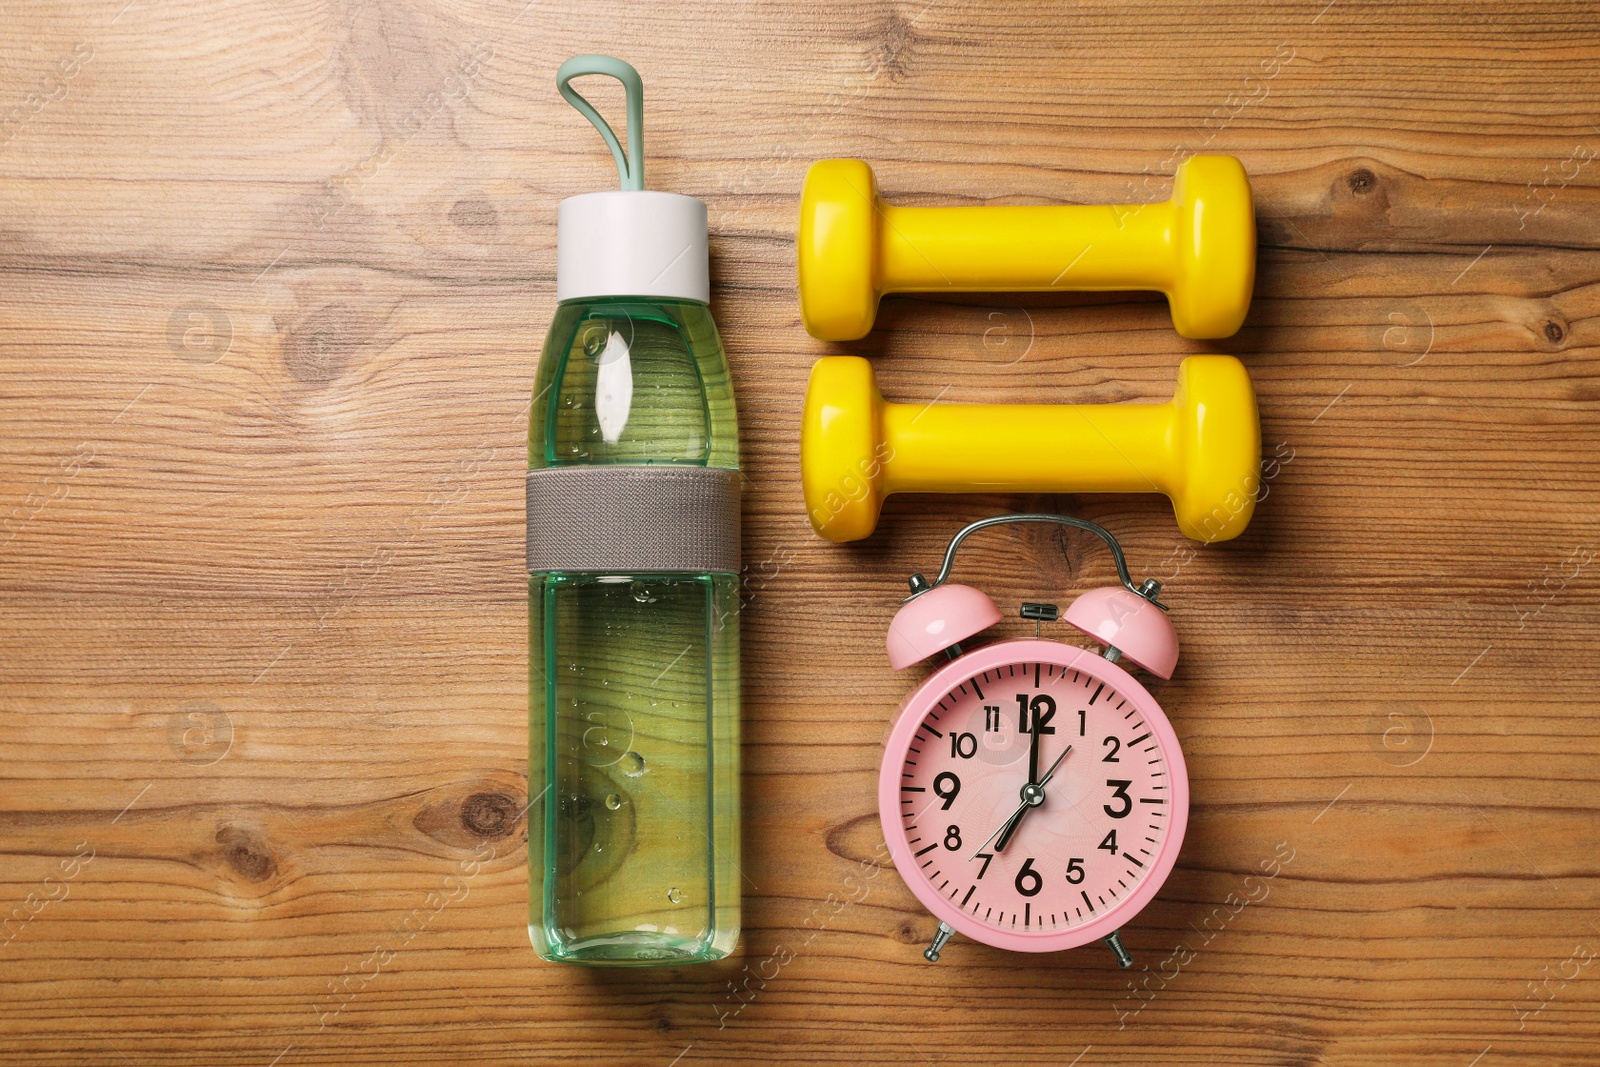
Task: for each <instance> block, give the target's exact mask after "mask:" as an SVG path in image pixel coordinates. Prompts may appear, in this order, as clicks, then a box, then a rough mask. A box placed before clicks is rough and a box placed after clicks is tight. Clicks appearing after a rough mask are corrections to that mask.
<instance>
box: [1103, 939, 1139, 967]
mask: <svg viewBox="0 0 1600 1067" xmlns="http://www.w3.org/2000/svg"><path fill="white" fill-rule="evenodd" d="M1120 933H1121V931H1120V930H1113V931H1111V932H1110V933H1109V934H1107V935H1106V936H1105V938H1104V941H1105V943H1106V944H1107V945H1108V946H1110V948H1111V951H1112V953H1113V954H1114V955H1115V956H1116V957H1117V966H1118V967H1132V966H1133V957H1132V956H1130V955H1128V950H1127V949H1125V948H1123V947H1122V938H1121V937H1119V936H1118V935H1119V934H1120Z"/></svg>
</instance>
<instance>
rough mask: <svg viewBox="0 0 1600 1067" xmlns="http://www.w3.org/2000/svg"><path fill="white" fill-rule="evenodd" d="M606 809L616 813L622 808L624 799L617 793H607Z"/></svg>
mask: <svg viewBox="0 0 1600 1067" xmlns="http://www.w3.org/2000/svg"><path fill="white" fill-rule="evenodd" d="M606 807H608V808H610V809H611V810H612V811H616V810H617V809H618V808H620V807H622V798H621V797H619V796H617V794H615V793H607V794H606Z"/></svg>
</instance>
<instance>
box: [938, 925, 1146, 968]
mask: <svg viewBox="0 0 1600 1067" xmlns="http://www.w3.org/2000/svg"><path fill="white" fill-rule="evenodd" d="M955 932H956V930H955V927H953V926H951V925H950V924H949V923H940V924H939V929H938V932H937V933H935V934H934V935H933V944H931V945H929V946H928V947H927V948H926V949H924V950H923V953H922V958H923V959H925V960H927V961H928V962H929V963H938V962H939V950H940V949H942V948H944V946H945V942H947V941H949V940H950V938H951V937H952V936H953V935H954V934H955ZM1112 936H1115V935H1112Z"/></svg>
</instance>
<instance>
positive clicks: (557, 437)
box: [528, 57, 740, 964]
mask: <svg viewBox="0 0 1600 1067" xmlns="http://www.w3.org/2000/svg"><path fill="white" fill-rule="evenodd" d="M598 58H603V57H578V59H575V60H573V61H570V62H569V64H567V65H565V66H563V68H562V70H563V73H564V74H567V76H569V77H570V76H571V74H570V73H569V70H572V72H574V73H609V74H614V75H615V76H619V77H621V75H616V74H615V71H614V70H613V69H610V68H605V69H599V70H597V69H594V67H595V63H594V61H595V60H596V59H598ZM610 62H611V63H620V61H616V60H611V61H610ZM624 66H625V65H624ZM573 68H577V69H576V70H573ZM626 70H627V71H628V72H631V71H632V68H626ZM634 78H635V79H637V75H634ZM558 84H560V85H561V86H562V88H563V92H564V93H565V92H567V91H568V90H567V89H566V86H565V81H564V80H562V79H559V78H558ZM624 84H627V81H626V79H624ZM573 95H575V94H573ZM568 98H569V99H571V96H569V97H568ZM579 99H581V98H579ZM632 103H633V99H632V97H630V105H631V104H632ZM580 110H581V109H580ZM634 113H635V109H634V108H633V107H632V106H630V126H631V125H632V123H633V120H634ZM630 132H631V131H630ZM630 148H631V149H633V153H632V155H633V158H634V159H635V161H637V160H638V149H637V147H636V142H635V141H634V139H633V138H632V137H630ZM621 166H622V161H621V159H620V158H619V167H621ZM627 179H628V174H627V172H626V171H625V172H624V181H625V183H626V182H627ZM640 180H641V182H642V179H640ZM618 195H619V194H614V193H607V194H590V195H589V196H582V197H574V198H572V199H570V200H568V201H564V202H563V204H562V216H561V237H560V241H561V243H562V252H561V256H562V260H561V262H562V267H561V271H562V280H561V282H560V283H558V296H561V297H563V298H562V299H561V300H560V303H559V305H558V307H557V311H556V315H555V319H554V321H553V322H552V324H551V326H550V332H549V335H548V337H547V339H546V343H545V347H544V352H543V355H542V358H541V361H540V364H539V373H538V378H537V381H536V384H535V394H534V401H533V405H532V408H531V411H530V418H529V432H528V446H529V447H528V466H529V470H530V476H529V524H530V526H529V571H530V573H529V579H528V648H529V664H530V677H529V790H530V796H531V798H532V799H533V803H532V804H531V806H530V808H529V823H528V825H529V848H528V855H529V874H530V885H531V901H530V909H529V916H528V933H529V936H530V938H531V940H532V942H533V945H534V947H535V949H537V950H538V952H539V954H540V955H541V956H543V957H545V958H546V959H550V960H559V961H564V962H572V963H591V964H673V963H691V962H698V961H707V960H715V959H720V958H722V957H723V956H726V955H727V954H728V953H729V952H730V951H732V949H733V947H734V944H735V942H736V941H737V939H738V935H739V879H740V873H739V853H740V849H739V610H738V609H739V576H738V564H737V559H736V553H737V540H738V537H737V530H738V527H737V523H738V515H737V506H738V505H737V491H738V475H737V471H738V467H739V442H738V427H737V419H736V416H735V410H734V403H733V391H732V388H731V383H730V380H729V374H728V365H727V359H726V356H725V355H724V352H723V348H722V342H721V340H720V338H719V337H718V335H717V329H716V325H715V324H714V323H713V322H712V319H711V314H710V311H709V310H708V309H707V306H706V301H705V299H704V298H703V297H704V295H705V294H706V293H707V291H708V283H707V282H706V280H705V279H704V277H703V275H704V271H705V264H704V257H705V250H704V236H703V233H704V205H703V204H700V203H699V201H692V200H690V198H687V197H674V198H672V201H689V205H699V206H698V211H699V216H698V218H699V222H698V225H699V227H700V232H701V237H700V245H699V248H698V249H697V250H696V249H691V250H690V255H689V258H690V259H691V260H693V259H694V258H695V256H698V257H699V261H700V262H699V266H698V269H697V270H690V271H689V274H688V275H687V276H686V278H687V280H683V279H680V280H679V281H678V282H672V281H671V280H670V279H669V280H667V281H663V280H662V279H661V277H660V276H659V272H658V271H657V267H656V263H657V262H658V261H660V260H662V259H665V258H668V253H670V252H671V248H670V247H668V246H661V241H660V240H658V239H657V238H659V236H660V235H659V234H658V235H656V237H649V236H648V235H647V237H646V239H645V245H644V247H642V248H641V247H633V248H632V252H634V253H638V255H639V256H642V257H643V259H644V262H643V263H642V264H640V265H636V266H634V267H628V266H626V265H624V266H621V267H619V266H618V263H620V262H621V261H622V259H626V258H628V257H626V256H623V257H622V258H621V259H619V257H618V244H619V240H618V238H617V236H616V232H615V231H616V228H617V227H619V226H621V227H626V226H631V225H633V224H634V223H635V222H637V221H638V215H637V208H638V205H639V204H643V205H644V206H645V208H646V209H648V210H647V214H648V212H654V211H657V210H664V211H666V212H667V213H668V214H671V213H673V212H676V211H680V210H682V211H688V212H690V213H691V214H692V212H693V208H691V207H690V206H689V205H683V204H677V203H673V202H667V201H651V200H644V201H639V200H631V201H627V202H626V204H625V206H623V207H621V208H619V207H618V206H617V204H618V202H617V201H615V200H614V199H606V198H615V197H617V196H618ZM637 196H639V197H646V198H652V197H655V198H660V197H669V196H670V194H665V193H643V192H640V193H638V194H637ZM595 197H600V198H601V199H600V200H598V201H596V200H595V199H594V198H595ZM569 205H572V207H571V210H569ZM618 211H621V212H622V217H620V218H619V216H618V215H617V212H618ZM686 225H687V226H688V228H689V229H690V230H692V229H693V228H694V225H696V224H695V223H694V221H693V220H692V219H690V220H689V222H688V223H686ZM647 228H648V224H647ZM667 229H668V230H671V229H672V227H671V225H668V226H667ZM634 239H635V238H634V237H633V236H630V237H629V238H627V240H634ZM623 243H626V242H623ZM670 243H671V242H670V241H669V242H668V245H670ZM656 246H661V247H656ZM569 248H579V249H583V250H588V249H593V248H606V249H608V250H609V255H608V256H607V258H606V261H605V262H604V263H602V264H601V265H600V266H599V267H595V266H594V265H593V264H585V263H579V264H578V267H577V269H575V270H571V271H569V267H571V266H572V264H573V263H574V262H576V260H574V259H572V258H570V257H569V255H568V251H567V250H568V249H569ZM662 248H665V251H662ZM624 251H626V249H625V250H624ZM583 254H588V253H587V251H585V252H584V253H583ZM635 258H637V257H635ZM675 262H676V261H675ZM680 266H681V264H680ZM691 266H693V264H692V263H691ZM596 271H598V272H599V273H598V274H597V273H596ZM596 278H598V279H599V280H598V281H596V280H595V279H596ZM629 288H638V289H646V288H653V289H655V290H656V291H657V293H660V292H661V291H668V292H672V293H676V294H684V293H687V294H690V296H684V295H667V296H663V295H650V296H636V295H627V294H626V293H623V294H615V293H605V292H601V293H599V294H591V293H588V292H585V290H606V289H629ZM572 290H577V291H578V292H579V295H577V296H571V295H570V292H571V291H572ZM693 296H699V297H701V299H693V298H691V297H693ZM619 477H620V478H622V479H624V480H623V481H620V482H619V481H618V478H619ZM552 486H554V488H552ZM685 486H687V488H684V487H685ZM706 486H711V487H712V489H711V490H709V492H710V493H711V496H710V497H708V496H707V495H706V494H707V492H708V490H707V489H706V488H705V487H706ZM729 492H731V493H732V494H733V495H732V497H731V498H730V497H729V496H728V495H727V494H728V493H729ZM719 493H720V494H721V495H717V494H719ZM730 499H731V501H732V504H731V506H732V509H733V511H732V515H731V520H730V516H728V515H727V514H726V513H725V512H726V509H727V507H728V501H729V500H730ZM708 500H709V501H710V503H708ZM730 521H731V524H732V525H731V527H730V525H729V523H730ZM719 523H720V526H719ZM707 525H709V526H712V527H717V529H715V530H712V531H711V532H710V534H708V535H707V536H706V537H702V534H704V533H705V532H706V531H704V530H703V529H702V527H705V526H707ZM730 530H731V533H730ZM563 531H564V532H563ZM718 535H720V538H721V539H720V540H719V539H718ZM730 537H731V540H732V541H733V548H732V552H733V553H734V555H731V556H730V554H729V552H728V551H727V548H728V546H727V544H726V542H727V541H728V539H729V538H730ZM663 542H667V543H668V544H667V545H666V547H663V544H662V543H663ZM707 544H709V545H710V546H711V547H709V548H707V547H706V546H707ZM673 545H676V546H677V547H673ZM688 558H696V559H699V558H704V559H706V560H711V561H713V563H714V564H715V565H713V566H710V567H706V566H701V569H694V570H686V569H678V568H676V567H674V568H672V569H654V568H653V567H652V566H645V567H632V566H624V565H623V564H624V563H625V562H626V561H627V560H631V559H642V560H645V561H646V562H647V563H648V562H649V561H651V560H654V561H656V562H657V563H659V562H661V560H663V559H667V560H668V561H669V562H671V561H673V560H677V561H678V562H682V561H683V560H684V559H688ZM564 560H572V561H577V562H578V563H579V564H581V566H573V565H571V564H570V563H564V562H562V561H564ZM595 560H600V561H601V562H602V564H603V565H600V566H595V565H592V564H593V561H595ZM552 561H555V562H554V563H552ZM585 561H588V562H585Z"/></svg>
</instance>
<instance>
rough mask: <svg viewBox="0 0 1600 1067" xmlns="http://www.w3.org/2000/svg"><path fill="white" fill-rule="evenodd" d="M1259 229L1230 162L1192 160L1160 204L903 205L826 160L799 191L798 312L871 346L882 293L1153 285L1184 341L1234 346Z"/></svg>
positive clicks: (853, 170)
mask: <svg viewBox="0 0 1600 1067" xmlns="http://www.w3.org/2000/svg"><path fill="white" fill-rule="evenodd" d="M1255 274H1256V220H1255V210H1254V208H1253V206H1252V203H1251V199H1250V181H1249V179H1248V178H1246V177H1245V173H1244V167H1243V166H1241V165H1240V163H1239V161H1238V160H1237V159H1234V158H1233V157H1232V156H1194V157H1192V158H1190V159H1187V160H1185V161H1184V162H1183V164H1182V165H1181V166H1180V167H1179V168H1178V172H1177V176H1176V180H1175V181H1174V182H1173V186H1172V199H1171V200H1168V201H1166V202H1165V203H1158V204H1128V205H1094V206H1077V205H1073V206H1065V207H894V206H893V205H891V204H885V203H884V202H883V201H881V200H879V199H878V187H877V183H876V182H875V181H874V180H873V177H872V168H871V167H869V166H867V164H865V163H863V162H862V161H861V160H859V159H824V160H821V161H819V162H816V163H813V164H812V165H811V169H810V170H809V171H808V172H807V173H806V184H805V190H804V191H803V192H802V193H801V194H800V317H801V319H802V320H803V321H804V322H805V326H806V330H807V331H808V332H810V334H811V335H812V336H813V337H818V338H821V339H822V340H824V341H853V340H855V339H856V338H858V337H865V336H866V335H867V333H868V332H869V331H870V330H871V329H872V320H873V318H874V317H875V316H876V315H877V313H878V298H879V297H881V296H882V295H883V294H884V293H928V292H994V291H1012V292H1015V291H1022V290H1056V289H1154V290H1158V291H1160V292H1163V293H1165V294H1167V302H1168V304H1169V305H1170V306H1171V308H1172V324H1173V325H1174V326H1175V327H1177V330H1178V332H1179V333H1180V334H1182V335H1183V336H1185V337H1230V336H1232V335H1233V334H1234V333H1235V332H1236V331H1237V330H1238V329H1239V327H1240V325H1241V324H1243V322H1244V317H1245V313H1246V312H1248V311H1249V310H1250V292H1251V289H1252V288H1253V287H1254V285H1255Z"/></svg>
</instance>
